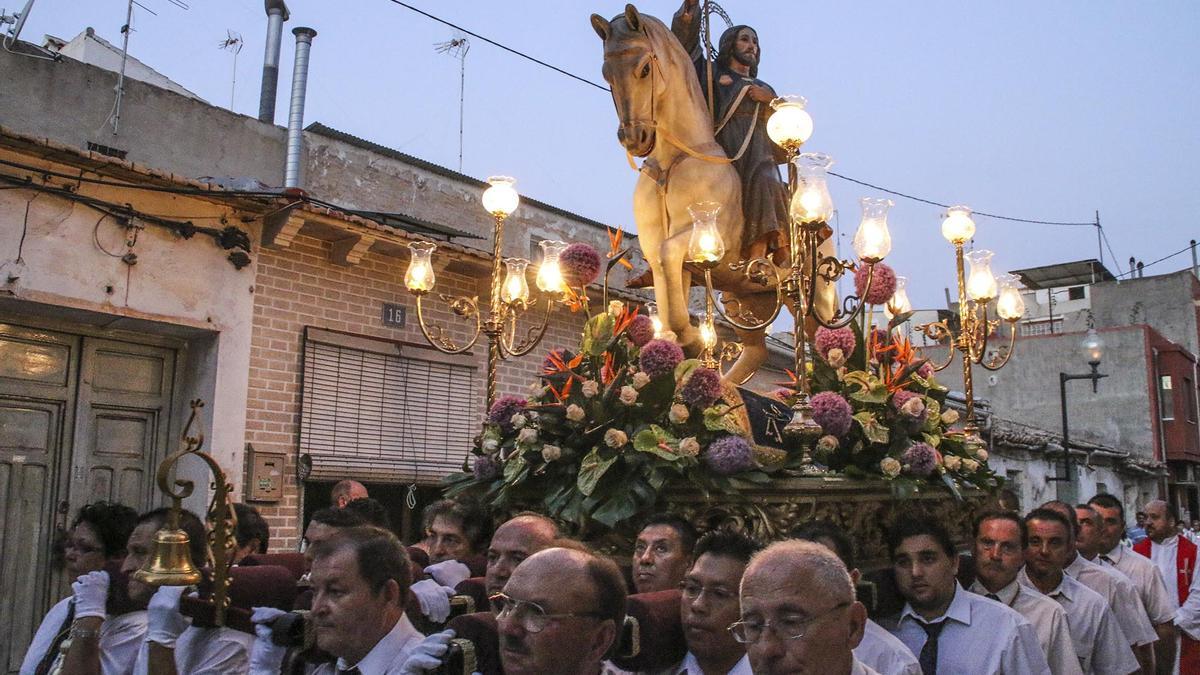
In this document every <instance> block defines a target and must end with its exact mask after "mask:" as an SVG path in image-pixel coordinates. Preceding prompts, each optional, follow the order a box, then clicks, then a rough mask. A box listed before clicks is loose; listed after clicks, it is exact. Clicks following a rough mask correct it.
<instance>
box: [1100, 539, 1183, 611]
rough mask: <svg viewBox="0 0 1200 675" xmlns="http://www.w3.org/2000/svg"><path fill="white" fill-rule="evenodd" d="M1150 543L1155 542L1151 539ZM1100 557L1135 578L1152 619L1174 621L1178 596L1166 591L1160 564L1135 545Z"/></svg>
mask: <svg viewBox="0 0 1200 675" xmlns="http://www.w3.org/2000/svg"><path fill="white" fill-rule="evenodd" d="M1151 546H1152V547H1153V546H1154V544H1153V543H1151ZM1100 560H1101V562H1105V563H1108V564H1109V565H1112V566H1113V567H1115V568H1117V570H1118V571H1120V572H1121V573H1122V574H1124V575H1125V576H1126V577H1128V578H1129V580H1130V581H1132V582H1133V585H1134V587H1135V588H1137V591H1138V597H1139V598H1141V600H1142V606H1143V607H1145V608H1146V614H1147V615H1148V616H1149V617H1150V623H1152V624H1154V625H1156V626H1157V625H1158V624H1161V623H1170V622H1171V620H1172V619H1173V618H1174V617H1175V610H1177V609H1179V596H1178V595H1174V596H1172V595H1168V594H1167V586H1166V583H1165V582H1164V581H1163V578H1162V575H1161V574H1159V572H1158V567H1156V566H1155V565H1154V563H1152V562H1150V559H1149V558H1147V557H1146V556H1144V555H1141V554H1139V553H1137V552H1136V551H1134V550H1133V549H1129V548H1125V547H1124V546H1117V547H1116V548H1114V549H1113V550H1111V551H1109V552H1108V553H1102V554H1100ZM1172 576H1174V575H1172Z"/></svg>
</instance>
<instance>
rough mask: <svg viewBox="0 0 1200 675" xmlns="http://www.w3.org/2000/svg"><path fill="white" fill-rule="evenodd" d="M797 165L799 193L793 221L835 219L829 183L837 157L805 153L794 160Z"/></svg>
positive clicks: (821, 221)
mask: <svg viewBox="0 0 1200 675" xmlns="http://www.w3.org/2000/svg"><path fill="white" fill-rule="evenodd" d="M792 163H793V164H795V165H796V192H795V193H794V194H793V195H792V205H791V211H792V213H791V215H792V220H794V221H796V222H798V223H825V222H828V221H829V219H830V218H832V217H833V196H832V195H830V194H829V184H828V181H827V178H828V172H829V167H831V166H833V158H832V157H830V156H829V155H825V154H822V153H819V152H802V153H800V154H799V155H798V156H797V157H796V159H794V160H792Z"/></svg>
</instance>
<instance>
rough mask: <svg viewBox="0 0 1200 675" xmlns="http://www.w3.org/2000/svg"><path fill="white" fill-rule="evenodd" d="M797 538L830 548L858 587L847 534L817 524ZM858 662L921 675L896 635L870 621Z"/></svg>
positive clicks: (884, 673)
mask: <svg viewBox="0 0 1200 675" xmlns="http://www.w3.org/2000/svg"><path fill="white" fill-rule="evenodd" d="M793 535H794V536H795V537H796V538H797V539H803V540H805V541H813V542H816V543H818V544H822V545H824V546H827V547H828V548H829V550H831V551H833V552H834V554H835V555H837V557H838V558H839V559H840V560H841V561H842V564H844V565H845V566H846V569H848V570H850V580H851V581H853V582H854V585H855V587H857V586H858V581H859V579H860V578H861V577H862V573H861V572H860V571H859V570H858V568H857V567H856V565H855V559H854V545H853V544H852V543H851V542H850V538H849V537H847V536H846V532H845V531H844V530H842V529H841V528H840V527H838V526H836V525H834V524H833V523H831V522H829V521H826V520H814V521H810V522H808V523H805V524H804V525H803V526H801V527H800V529H798V530H796V532H794V533H793ZM854 658H856V659H858V660H859V661H861V662H862V664H863V665H865V666H867V667H869V668H872V669H874V670H875V671H877V672H879V675H921V665H920V664H919V663H917V657H916V655H914V654H913V653H912V652H910V651H909V650H908V647H905V646H904V643H903V642H901V641H900V640H899V639H898V638H897V637H896V636H895V635H892V634H891V633H889V632H887V629H885V628H884V627H883V626H880V625H879V624H877V623H875V622H874V621H872V620H871V619H869V618H868V619H867V623H866V627H865V628H864V629H863V637H862V641H861V642H859V643H858V646H857V647H855V648H854Z"/></svg>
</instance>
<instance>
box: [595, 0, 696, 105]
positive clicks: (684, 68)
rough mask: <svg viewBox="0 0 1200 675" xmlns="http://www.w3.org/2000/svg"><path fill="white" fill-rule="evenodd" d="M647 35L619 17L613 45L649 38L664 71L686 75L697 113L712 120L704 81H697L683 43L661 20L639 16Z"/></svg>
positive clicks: (615, 21)
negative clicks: (703, 88)
mask: <svg viewBox="0 0 1200 675" xmlns="http://www.w3.org/2000/svg"><path fill="white" fill-rule="evenodd" d="M638 18H639V19H640V21H641V24H642V27H643V30H644V32H643V31H635V30H633V29H632V28H630V27H629V22H628V21H627V20H626V18H625V15H624V14H618V15H617V16H616V17H614V18H613V20H612V21H610V22H609V27H610V28H611V30H612V35H611V36H610V37H609V41H613V42H615V41H620V40H625V39H628V38H629V37H634V36H638V35H645V36H646V38H647V39H649V41H650V46H651V48H653V49H654V53H655V54H656V55H658V58H659V60H660V62H662V63H661V65H662V67H663V70H664V71H665V72H667V73H668V74H675V73H682V81H683V86H684V88H685V89H686V90H687V92H688V98H689V99H690V101H691V103H692V104H693V105H695V107H696V111H697V112H699V113H700V114H701V115H702V116H703V117H704V118H705V119H707V117H708V103H707V102H706V101H705V98H704V91H703V90H702V89H701V88H700V80H699V79H697V78H696V75H695V66H694V64H693V63H692V57H691V56H689V55H688V53H687V52H686V51H685V50H684V49H683V45H682V44H680V43H679V39H678V38H676V37H675V34H674V33H672V32H671V29H670V28H668V27H667V25H666V24H664V23H663V22H662V21H661V20H660V19H658V18H657V17H654V16H650V15H649V14H639V15H638Z"/></svg>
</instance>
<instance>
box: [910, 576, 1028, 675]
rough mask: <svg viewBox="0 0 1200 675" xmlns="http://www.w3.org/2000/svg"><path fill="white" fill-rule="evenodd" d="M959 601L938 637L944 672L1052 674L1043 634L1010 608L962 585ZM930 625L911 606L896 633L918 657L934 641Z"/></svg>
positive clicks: (958, 590)
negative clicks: (1040, 640) (928, 632)
mask: <svg viewBox="0 0 1200 675" xmlns="http://www.w3.org/2000/svg"><path fill="white" fill-rule="evenodd" d="M954 586H955V589H954V598H953V599H952V600H951V601H950V606H949V607H948V608H947V609H946V613H945V614H944V615H942V616H941V617H939V618H938V619H937V620H935V621H933V622H931V623H936V622H938V621H946V622H947V625H946V627H945V628H944V629H942V632H941V635H940V636H939V638H938V660H937V664H938V665H937V669H938V672H939V673H971V674H972V675H975V674H978V675H999V674H1001V673H1006V674H1011V675H1016V674H1017V673H1020V674H1021V675H1037V674H1043V675H1045V674H1048V673H1049V672H1050V665H1049V664H1048V663H1046V655H1045V654H1043V653H1042V648H1041V646H1040V645H1038V639H1037V631H1036V630H1034V628H1033V625H1032V624H1030V623H1029V622H1028V621H1027V620H1026V619H1025V617H1023V616H1021V615H1020V614H1018V613H1017V612H1016V611H1015V610H1013V609H1012V608H1010V607H1005V606H1004V605H1002V604H1000V603H998V602H994V601H992V600H988V599H987V598H983V597H980V596H978V595H975V594H974V593H970V592H968V591H967V590H966V589H964V588H963V587H962V586H961V585H959V584H958V583H957V582H955V584H954ZM922 623H926V621H925V620H924V619H922V618H921V617H920V615H918V614H917V613H916V611H915V610H913V608H912V606H911V605H908V604H905V605H904V611H903V612H901V613H900V617H899V619H898V620H897V621H896V625H895V628H892V629H891V630H892V633H893V634H895V636H896V637H898V638H900V641H901V642H903V643H904V645H905V646H906V647H908V649H909V651H911V652H912V653H913V654H920V653H921V648H922V647H924V646H925V640H926V638H927V637H928V636H927V635H926V633H925V629H924V628H923V627H922V626H921V624H922Z"/></svg>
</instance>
